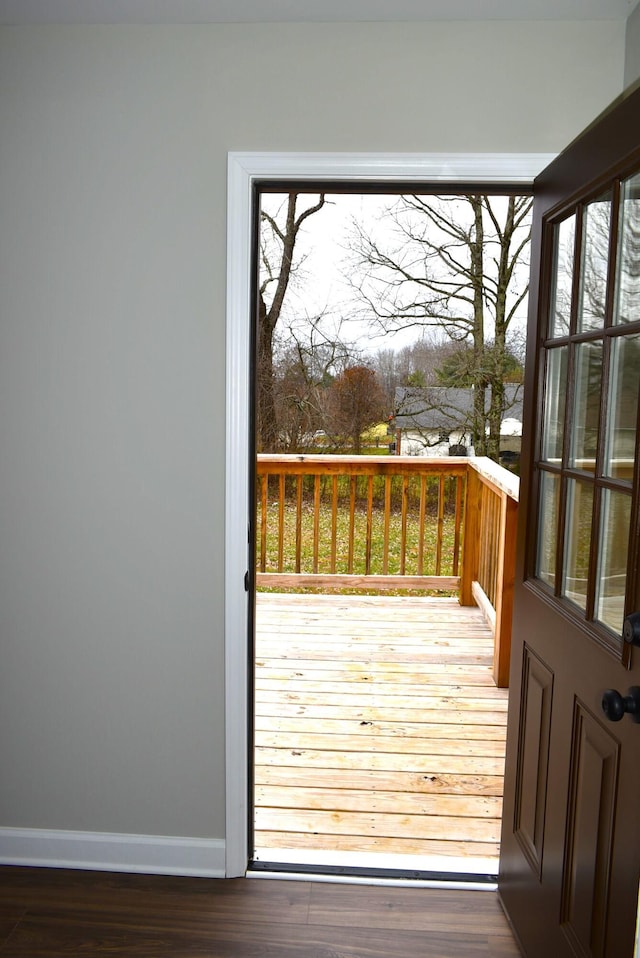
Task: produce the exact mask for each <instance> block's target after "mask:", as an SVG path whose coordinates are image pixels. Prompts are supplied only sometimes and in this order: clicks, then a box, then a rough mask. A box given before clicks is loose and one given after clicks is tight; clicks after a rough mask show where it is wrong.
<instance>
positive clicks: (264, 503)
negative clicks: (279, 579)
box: [260, 476, 269, 572]
mask: <svg viewBox="0 0 640 958" xmlns="http://www.w3.org/2000/svg"><path fill="white" fill-rule="evenodd" d="M260 508H261V513H262V514H261V516H260V571H261V572H264V571H265V570H266V568H267V509H268V508H269V476H262V489H261V504H260Z"/></svg>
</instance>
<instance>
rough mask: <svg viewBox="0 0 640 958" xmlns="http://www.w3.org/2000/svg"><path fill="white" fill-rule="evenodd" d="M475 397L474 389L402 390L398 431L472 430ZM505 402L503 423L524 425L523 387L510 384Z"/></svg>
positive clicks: (398, 400)
mask: <svg viewBox="0 0 640 958" xmlns="http://www.w3.org/2000/svg"><path fill="white" fill-rule="evenodd" d="M473 397H474V393H473V388H468V389H458V388H455V387H449V386H426V387H424V388H417V387H411V386H401V387H398V388H397V389H396V393H395V410H396V414H395V425H396V428H397V429H415V430H430V431H438V432H453V431H454V430H455V429H461V428H468V427H469V426H470V425H471V421H472V418H473ZM505 400H506V402H505V411H504V417H503V422H504V421H506V420H509V423H510V428H511V429H513V428H514V425H513V421H514V420H515V421H516V422H519V423H521V422H522V387H521V386H520V385H519V384H515V383H506V384H505ZM485 408H486V406H485Z"/></svg>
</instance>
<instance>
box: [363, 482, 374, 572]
mask: <svg viewBox="0 0 640 958" xmlns="http://www.w3.org/2000/svg"><path fill="white" fill-rule="evenodd" d="M372 538H373V476H369V482H368V483H367V537H366V544H365V560H364V574H365V575H370V574H371V541H372Z"/></svg>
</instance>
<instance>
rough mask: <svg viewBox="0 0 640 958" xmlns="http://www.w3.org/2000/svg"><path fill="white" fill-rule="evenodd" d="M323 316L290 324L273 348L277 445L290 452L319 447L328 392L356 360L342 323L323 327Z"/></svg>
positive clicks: (354, 351)
mask: <svg viewBox="0 0 640 958" xmlns="http://www.w3.org/2000/svg"><path fill="white" fill-rule="evenodd" d="M324 318H325V317H324V315H321V316H317V317H313V318H310V317H306V318H305V319H304V320H301V321H299V322H293V323H288V324H287V325H286V328H285V330H284V332H283V333H282V334H281V335H278V336H277V338H276V341H275V349H274V397H275V403H276V407H277V410H278V425H279V430H280V442H281V444H282V445H283V446H284V448H285V449H286V450H287V451H288V452H301V451H303V450H304V449H308V448H309V447H310V446H315V445H317V441H318V433H321V432H325V431H326V429H327V415H328V413H327V402H326V396H327V390H328V389H329V388H330V386H331V384H332V383H333V381H334V379H335V377H336V376H337V375H339V374H340V373H341V372H342V371H343V370H344V369H345V368H346V367H347V366H348V365H350V364H352V363H353V362H354V359H355V357H356V356H357V355H358V352H357V350H356V349H355V347H354V346H353V345H351V344H349V343H347V342H345V341H344V340H343V339H342V337H341V335H340V329H341V326H342V323H338V325H337V328H336V327H335V325H334V324H327V323H325V322H323V320H324Z"/></svg>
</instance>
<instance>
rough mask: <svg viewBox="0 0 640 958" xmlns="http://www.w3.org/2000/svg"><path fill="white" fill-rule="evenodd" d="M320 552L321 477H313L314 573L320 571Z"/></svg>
mask: <svg viewBox="0 0 640 958" xmlns="http://www.w3.org/2000/svg"><path fill="white" fill-rule="evenodd" d="M319 552H320V476H318V475H316V476H314V477H313V571H314V573H316V572H317V571H318V554H319Z"/></svg>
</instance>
